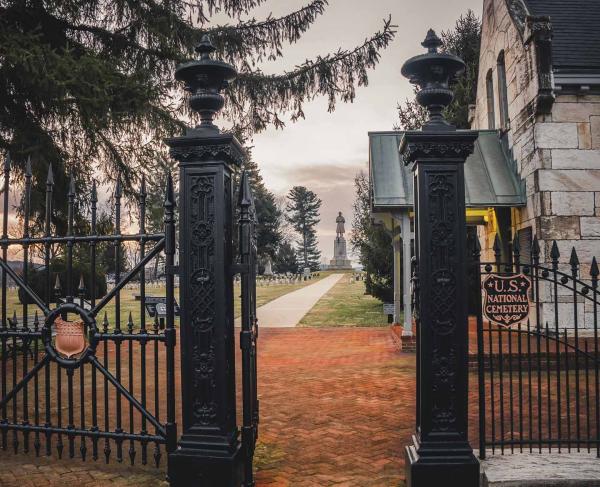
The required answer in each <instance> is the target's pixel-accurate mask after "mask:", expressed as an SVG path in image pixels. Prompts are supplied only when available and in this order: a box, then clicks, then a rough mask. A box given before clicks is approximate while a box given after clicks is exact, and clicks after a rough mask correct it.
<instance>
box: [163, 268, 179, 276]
mask: <svg viewBox="0 0 600 487" xmlns="http://www.w3.org/2000/svg"><path fill="white" fill-rule="evenodd" d="M165 274H169V275H174V276H175V275H179V266H178V265H168V266H165Z"/></svg>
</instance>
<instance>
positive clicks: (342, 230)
mask: <svg viewBox="0 0 600 487" xmlns="http://www.w3.org/2000/svg"><path fill="white" fill-rule="evenodd" d="M335 222H336V223H337V228H336V230H335V232H336V234H337V235H336V238H344V233H346V229H345V228H344V223H346V219H345V218H344V217H343V216H342V212H341V211H340V212H339V214H338V217H337V218H336V219H335Z"/></svg>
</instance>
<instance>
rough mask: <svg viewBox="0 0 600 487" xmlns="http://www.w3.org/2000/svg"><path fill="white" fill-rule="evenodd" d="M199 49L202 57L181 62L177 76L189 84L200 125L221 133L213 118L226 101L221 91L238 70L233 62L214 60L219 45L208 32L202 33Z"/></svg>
mask: <svg viewBox="0 0 600 487" xmlns="http://www.w3.org/2000/svg"><path fill="white" fill-rule="evenodd" d="M195 50H196V52H197V53H198V54H200V59H198V60H196V61H190V62H187V63H184V64H181V65H179V66H178V67H177V69H176V70H175V79H176V80H178V81H183V82H184V83H185V89H186V91H188V92H189V93H190V95H189V105H190V108H191V109H192V110H194V111H196V112H198V113H199V114H200V125H198V126H196V128H197V129H200V130H208V131H212V132H219V128H218V127H217V126H216V125H215V124H214V123H213V119H214V117H215V115H216V114H217V113H218V112H219V110H221V108H223V106H224V104H225V98H224V97H223V95H222V94H221V90H223V89H224V88H226V87H227V85H228V84H229V83H230V82H231V81H233V80H234V79H235V78H236V76H237V71H236V70H235V68H234V67H233V66H232V65H231V64H228V63H226V62H223V61H219V60H216V59H212V53H213V52H215V51H216V48H215V46H214V45H213V44H212V42H211V40H210V37H209V36H208V35H206V34H205V35H203V36H202V40H201V41H200V43H199V44H198V45H197V46H196V49H195Z"/></svg>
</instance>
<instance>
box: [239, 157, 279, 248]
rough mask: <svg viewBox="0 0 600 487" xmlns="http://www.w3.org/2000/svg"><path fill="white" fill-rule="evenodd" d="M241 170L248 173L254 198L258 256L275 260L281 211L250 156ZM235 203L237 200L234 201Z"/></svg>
mask: <svg viewBox="0 0 600 487" xmlns="http://www.w3.org/2000/svg"><path fill="white" fill-rule="evenodd" d="M242 170H245V171H246V172H247V173H248V178H249V181H250V187H251V188H252V195H253V196H254V207H255V209H256V220H257V226H256V240H257V242H256V243H257V250H258V255H259V256H260V257H262V258H266V257H267V256H268V257H269V258H271V259H274V258H275V255H276V253H277V249H278V248H279V244H280V243H281V240H282V238H283V237H282V233H281V228H280V226H281V217H282V215H281V210H280V209H279V207H278V205H277V202H276V200H275V195H274V194H273V193H272V192H271V191H269V190H268V189H267V187H266V185H265V182H264V180H263V177H262V175H261V174H260V169H259V167H258V164H257V163H256V161H254V159H252V156H251V154H249V155H248V157H247V158H246V160H245V161H244V164H243V167H242ZM240 175H241V171H240V172H239V173H238V175H237V177H236V181H235V188H236V190H238V189H239V180H240ZM236 201H237V200H236Z"/></svg>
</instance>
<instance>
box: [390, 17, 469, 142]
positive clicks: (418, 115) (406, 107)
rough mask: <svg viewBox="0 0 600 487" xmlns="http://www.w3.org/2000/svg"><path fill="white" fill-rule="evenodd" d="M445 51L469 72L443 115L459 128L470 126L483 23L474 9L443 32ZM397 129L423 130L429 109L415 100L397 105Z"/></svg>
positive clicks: (456, 84) (459, 81)
mask: <svg viewBox="0 0 600 487" xmlns="http://www.w3.org/2000/svg"><path fill="white" fill-rule="evenodd" d="M442 42H443V46H442V51H444V52H449V53H451V54H454V55H456V56H458V57H460V58H461V59H462V60H463V61H464V62H465V64H466V65H467V69H466V71H465V74H464V75H463V76H461V77H460V78H459V79H457V80H455V81H454V82H453V83H452V90H453V91H454V101H453V102H452V103H451V104H450V106H448V107H447V108H446V110H445V112H444V115H445V117H446V120H448V121H449V122H450V123H451V124H452V125H455V126H456V128H459V129H468V128H470V127H469V105H472V104H474V103H475V102H476V101H477V76H478V73H479V48H480V44H481V22H480V20H479V19H478V18H477V16H476V15H475V13H474V12H473V11H472V10H469V11H467V13H466V14H465V15H461V16H460V18H459V19H458V20H457V21H456V25H455V26H454V29H453V30H449V31H447V32H442ZM398 118H399V123H398V124H397V126H396V127H394V128H395V129H397V130H420V129H421V127H422V126H423V124H424V123H425V122H426V121H427V119H428V115H427V110H425V108H423V107H422V106H421V105H419V104H418V103H417V102H416V101H415V100H406V101H405V102H404V104H402V105H398Z"/></svg>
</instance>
